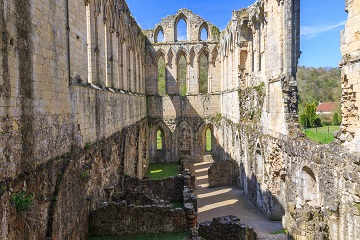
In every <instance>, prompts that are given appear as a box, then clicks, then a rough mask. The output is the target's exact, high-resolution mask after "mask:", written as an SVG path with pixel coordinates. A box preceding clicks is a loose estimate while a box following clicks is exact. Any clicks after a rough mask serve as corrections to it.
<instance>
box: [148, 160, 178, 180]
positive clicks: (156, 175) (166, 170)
mask: <svg viewBox="0 0 360 240" xmlns="http://www.w3.org/2000/svg"><path fill="white" fill-rule="evenodd" d="M180 167H181V166H180V165H179V164H177V163H151V164H150V165H149V168H148V170H147V172H146V174H145V177H149V178H150V179H154V180H157V179H163V178H167V177H171V176H176V175H178V174H179V173H180V169H181V168H180Z"/></svg>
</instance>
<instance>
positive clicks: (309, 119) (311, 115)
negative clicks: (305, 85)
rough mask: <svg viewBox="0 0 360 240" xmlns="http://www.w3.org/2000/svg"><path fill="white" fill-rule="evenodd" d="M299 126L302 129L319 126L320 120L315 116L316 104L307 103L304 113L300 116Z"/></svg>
mask: <svg viewBox="0 0 360 240" xmlns="http://www.w3.org/2000/svg"><path fill="white" fill-rule="evenodd" d="M300 124H301V125H302V126H303V127H315V126H320V125H321V120H320V118H319V117H318V116H317V114H316V104H315V103H307V104H306V105H305V108H304V113H303V114H301V115H300Z"/></svg>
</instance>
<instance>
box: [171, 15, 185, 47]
mask: <svg viewBox="0 0 360 240" xmlns="http://www.w3.org/2000/svg"><path fill="white" fill-rule="evenodd" d="M180 20H184V22H185V24H186V39H187V40H189V34H188V32H189V31H188V29H189V23H188V19H187V17H186V16H185V14H183V13H179V14H178V15H177V16H176V18H175V21H174V42H178V41H179V40H178V38H179V36H178V24H179V22H180Z"/></svg>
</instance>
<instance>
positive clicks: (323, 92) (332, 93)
mask: <svg viewBox="0 0 360 240" xmlns="http://www.w3.org/2000/svg"><path fill="white" fill-rule="evenodd" d="M297 82H298V89H299V115H301V114H302V113H304V109H305V105H306V104H311V103H315V104H316V106H317V105H318V104H319V101H321V102H340V99H341V70H340V69H339V68H333V67H320V68H313V67H304V66H299V67H298V71H297Z"/></svg>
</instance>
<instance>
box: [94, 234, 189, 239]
mask: <svg viewBox="0 0 360 240" xmlns="http://www.w3.org/2000/svg"><path fill="white" fill-rule="evenodd" d="M159 239H161V240H183V239H189V237H188V234H187V233H186V232H184V233H163V234H147V235H132V236H130V235H126V236H109V237H90V238H89V240H159Z"/></svg>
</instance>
